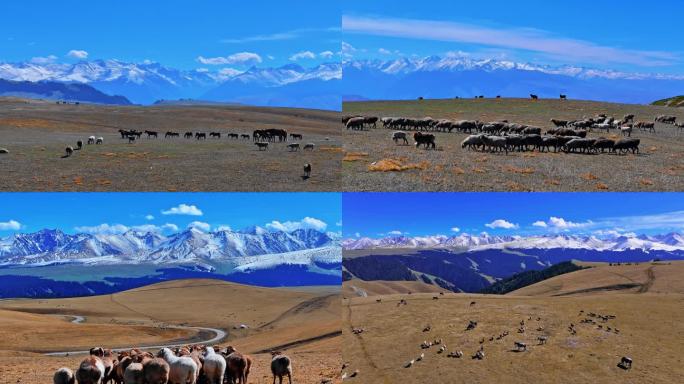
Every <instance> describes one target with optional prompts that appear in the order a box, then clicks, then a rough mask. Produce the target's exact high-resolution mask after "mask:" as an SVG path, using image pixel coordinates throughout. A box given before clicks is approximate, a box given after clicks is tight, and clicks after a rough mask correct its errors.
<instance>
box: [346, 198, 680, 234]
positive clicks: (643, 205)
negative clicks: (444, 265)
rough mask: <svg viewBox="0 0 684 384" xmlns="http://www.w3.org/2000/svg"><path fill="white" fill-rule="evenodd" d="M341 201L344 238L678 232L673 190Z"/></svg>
mask: <svg viewBox="0 0 684 384" xmlns="http://www.w3.org/2000/svg"><path fill="white" fill-rule="evenodd" d="M342 206H343V208H342V210H343V221H344V228H343V236H344V237H346V238H353V237H359V236H360V237H371V238H379V237H385V236H388V235H399V234H405V235H407V236H426V235H436V234H443V235H458V234H461V233H470V234H479V233H481V232H487V233H489V234H501V235H534V234H547V233H558V232H563V233H584V234H597V235H601V234H608V233H614V232H610V231H616V232H619V233H629V232H635V233H644V234H659V233H666V232H670V231H682V230H684V199H682V195H681V194H677V193H485V192H480V193H345V194H344V195H343V197H342Z"/></svg>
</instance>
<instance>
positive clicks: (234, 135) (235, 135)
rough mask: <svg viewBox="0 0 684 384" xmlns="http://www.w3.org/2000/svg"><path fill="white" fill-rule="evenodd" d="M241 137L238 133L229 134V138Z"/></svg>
mask: <svg viewBox="0 0 684 384" xmlns="http://www.w3.org/2000/svg"><path fill="white" fill-rule="evenodd" d="M239 137H240V135H238V134H237V133H229V134H228V138H229V139H235V140H237V139H238V138H239Z"/></svg>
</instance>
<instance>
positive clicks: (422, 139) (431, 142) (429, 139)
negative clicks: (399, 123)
mask: <svg viewBox="0 0 684 384" xmlns="http://www.w3.org/2000/svg"><path fill="white" fill-rule="evenodd" d="M413 139H414V140H415V141H416V148H418V147H419V146H420V145H424V146H425V149H429V148H432V149H435V135H432V134H425V133H421V132H416V133H414V134H413Z"/></svg>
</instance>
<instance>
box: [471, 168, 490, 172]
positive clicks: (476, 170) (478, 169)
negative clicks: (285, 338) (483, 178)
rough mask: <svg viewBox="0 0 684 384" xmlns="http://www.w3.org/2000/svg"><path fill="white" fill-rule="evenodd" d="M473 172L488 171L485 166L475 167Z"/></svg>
mask: <svg viewBox="0 0 684 384" xmlns="http://www.w3.org/2000/svg"><path fill="white" fill-rule="evenodd" d="M473 172H475V173H487V170H486V169H484V168H473Z"/></svg>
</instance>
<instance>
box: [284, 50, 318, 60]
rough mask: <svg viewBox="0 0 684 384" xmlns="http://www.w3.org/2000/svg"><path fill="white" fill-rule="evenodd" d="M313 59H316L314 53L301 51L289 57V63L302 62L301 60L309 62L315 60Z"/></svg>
mask: <svg viewBox="0 0 684 384" xmlns="http://www.w3.org/2000/svg"><path fill="white" fill-rule="evenodd" d="M315 58H316V54H315V53H313V52H311V51H301V52H297V53H295V54H294V55H292V56H290V61H297V60H303V59H306V60H311V59H315Z"/></svg>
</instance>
